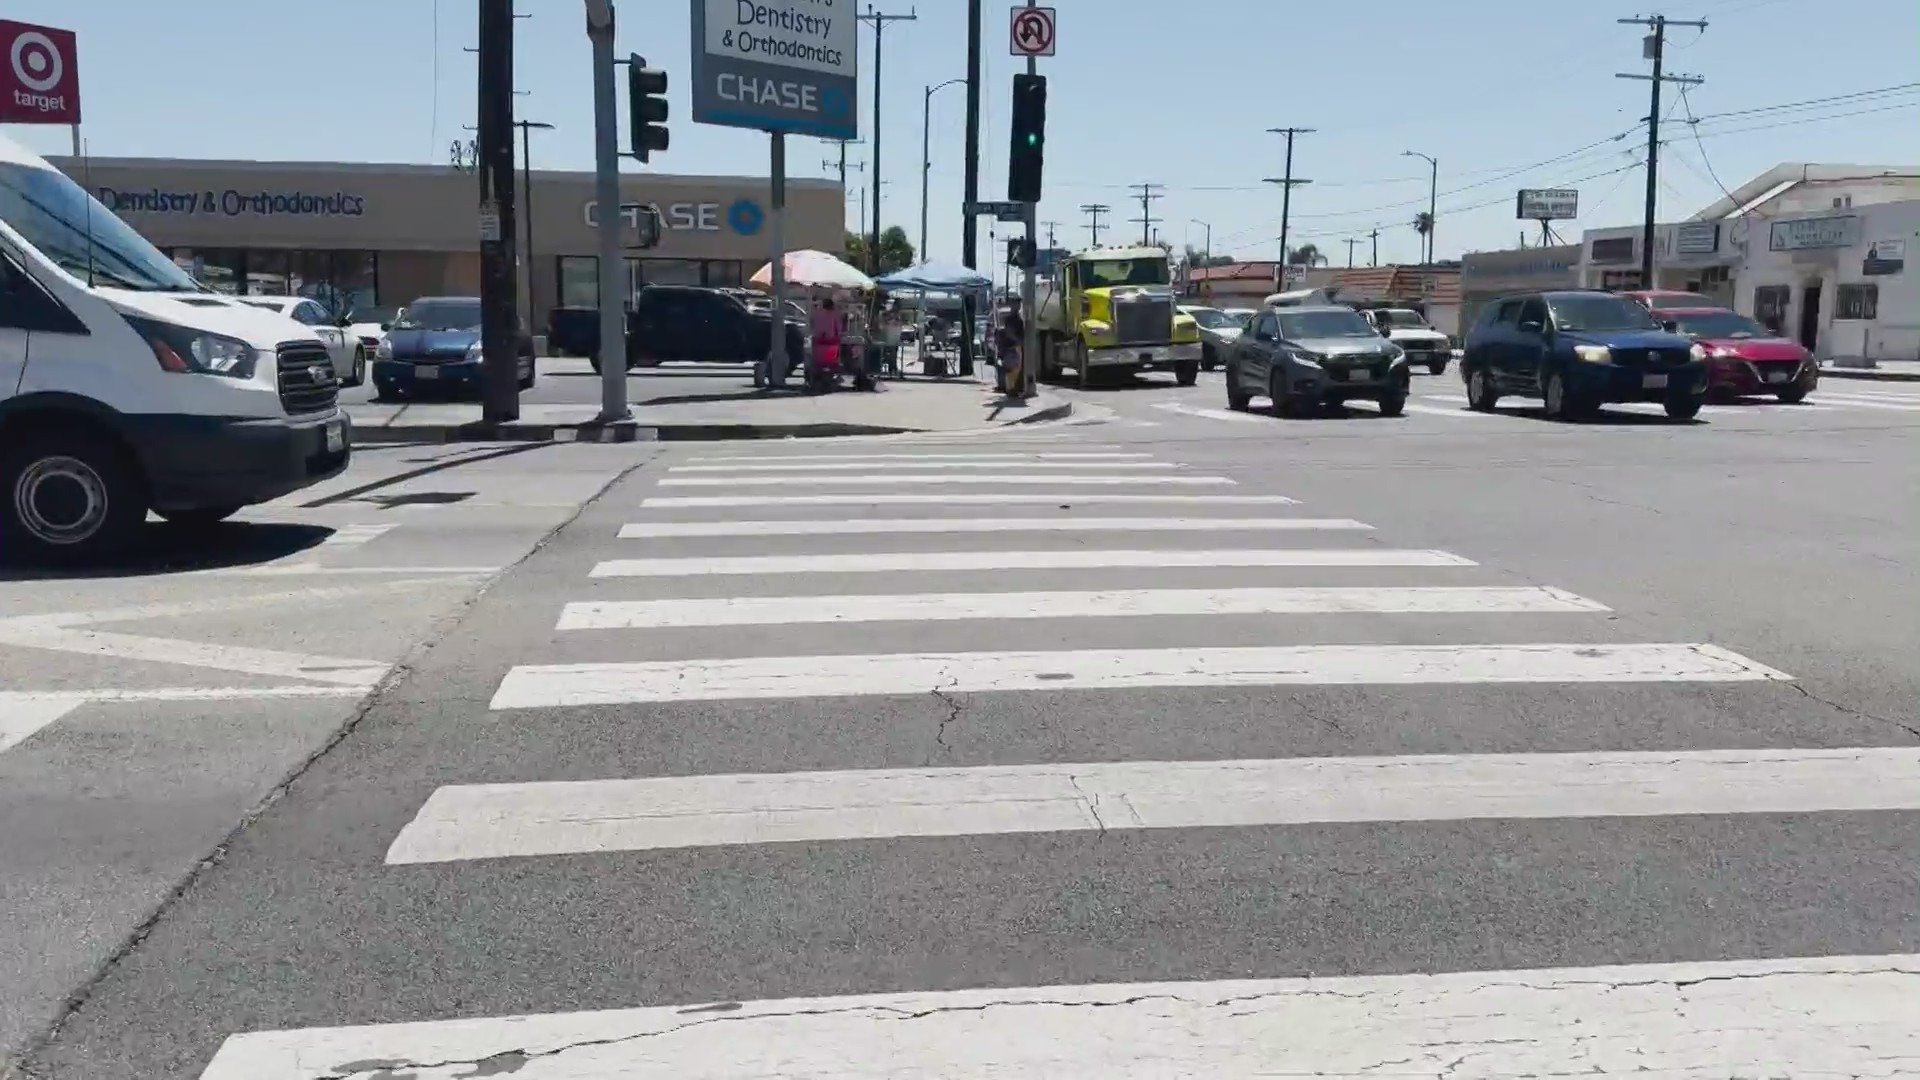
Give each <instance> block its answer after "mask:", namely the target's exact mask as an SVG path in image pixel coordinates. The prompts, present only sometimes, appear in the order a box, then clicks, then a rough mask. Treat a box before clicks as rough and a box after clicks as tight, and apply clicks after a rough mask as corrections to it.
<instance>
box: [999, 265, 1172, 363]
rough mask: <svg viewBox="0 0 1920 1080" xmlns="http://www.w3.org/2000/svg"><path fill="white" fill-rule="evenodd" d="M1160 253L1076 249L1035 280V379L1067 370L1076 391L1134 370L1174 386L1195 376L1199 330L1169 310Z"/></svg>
mask: <svg viewBox="0 0 1920 1080" xmlns="http://www.w3.org/2000/svg"><path fill="white" fill-rule="evenodd" d="M1171 269H1172V268H1171V266H1170V265H1169V262H1168V259H1167V253H1166V251H1165V250H1163V249H1161V248H1157V247H1103V248H1090V249H1088V250H1086V251H1077V252H1074V253H1073V254H1072V255H1070V256H1068V257H1067V258H1066V259H1063V260H1061V261H1060V262H1059V263H1057V264H1056V265H1055V266H1054V268H1053V273H1052V275H1051V276H1050V277H1048V278H1046V279H1044V280H1041V281H1039V282H1038V283H1037V286H1036V293H1037V296H1038V302H1037V304H1036V308H1037V310H1036V311H1035V312H1034V329H1035V330H1036V331H1037V332H1038V334H1039V354H1040V378H1041V379H1042V380H1043V381H1048V382H1053V381H1059V380H1062V379H1063V378H1065V373H1066V372H1067V371H1068V370H1071V371H1072V372H1073V373H1074V378H1075V381H1076V382H1077V383H1078V384H1079V385H1080V386H1081V387H1088V386H1092V385H1094V384H1095V383H1097V382H1099V381H1101V380H1103V379H1105V378H1108V377H1112V378H1116V379H1118V378H1121V377H1124V376H1127V375H1132V374H1136V373H1138V372H1142V371H1171V372H1173V373H1174V378H1175V379H1177V380H1178V381H1179V383H1180V385H1181V386H1192V385H1193V382H1194V380H1195V379H1196V378H1198V377H1199V374H1200V350H1201V346H1200V328H1199V326H1198V325H1196V324H1195V323H1194V321H1193V320H1192V319H1191V318H1189V317H1188V316H1186V315H1182V314H1180V312H1179V310H1178V308H1177V307H1176V305H1175V298H1174V290H1173V276H1172V273H1171Z"/></svg>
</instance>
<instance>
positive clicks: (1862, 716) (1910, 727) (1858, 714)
mask: <svg viewBox="0 0 1920 1080" xmlns="http://www.w3.org/2000/svg"><path fill="white" fill-rule="evenodd" d="M1787 685H1788V686H1791V687H1793V688H1794V689H1795V690H1798V691H1800V696H1801V697H1804V698H1806V699H1807V700H1808V701H1812V702H1816V703H1818V704H1821V705H1825V706H1826V707H1827V708H1829V709H1832V710H1834V711H1835V712H1837V713H1840V714H1842V715H1845V716H1851V717H1854V718H1855V719H1858V720H1872V721H1874V722H1875V723H1880V724H1886V725H1888V726H1890V727H1896V728H1899V729H1900V730H1901V731H1904V732H1906V733H1907V734H1908V735H1911V736H1913V737H1914V739H1915V740H1920V724H1909V723H1907V722H1906V721H1904V720H1895V719H1894V718H1893V717H1891V716H1881V715H1880V714H1879V713H1871V712H1867V711H1866V710H1865V709H1856V708H1854V707H1852V706H1851V705H1842V704H1840V703H1839V702H1837V701H1834V700H1832V699H1830V698H1823V697H1821V696H1820V695H1819V694H1816V693H1814V692H1813V691H1811V690H1809V689H1807V687H1806V684H1805V683H1802V682H1799V681H1797V680H1796V681H1794V682H1790V683H1788V684H1787Z"/></svg>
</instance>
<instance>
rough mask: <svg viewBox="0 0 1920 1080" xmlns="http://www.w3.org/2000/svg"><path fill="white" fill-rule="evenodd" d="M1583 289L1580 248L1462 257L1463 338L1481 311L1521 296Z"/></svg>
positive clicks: (1474, 252)
mask: <svg viewBox="0 0 1920 1080" xmlns="http://www.w3.org/2000/svg"><path fill="white" fill-rule="evenodd" d="M1579 287H1580V245H1579V244H1563V245H1559V246H1555V247H1537V248H1518V249H1515V250H1511V251H1469V252H1468V253H1466V254H1465V255H1463V256H1461V257H1460V336H1462V337H1465V336H1466V333H1467V331H1468V330H1469V329H1471V328H1472V327H1473V323H1474V320H1475V319H1477V318H1479V317H1480V309H1481V308H1483V307H1485V306H1486V305H1487V304H1488V303H1490V302H1492V301H1494V300H1498V299H1500V298H1501V297H1503V296H1512V295H1513V294H1514V293H1518V292H1538V291H1543V290H1549V289H1577V288H1579Z"/></svg>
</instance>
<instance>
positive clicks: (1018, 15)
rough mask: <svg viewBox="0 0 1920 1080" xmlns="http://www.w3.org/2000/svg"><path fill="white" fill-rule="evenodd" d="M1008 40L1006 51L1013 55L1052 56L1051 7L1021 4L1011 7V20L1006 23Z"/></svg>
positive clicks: (1052, 29) (1052, 30)
mask: <svg viewBox="0 0 1920 1080" xmlns="http://www.w3.org/2000/svg"><path fill="white" fill-rule="evenodd" d="M1007 26H1008V30H1009V37H1010V40H1009V41H1008V51H1009V52H1011V53H1013V55H1015V56H1052V55H1053V46H1054V21H1053V9H1052V8H1050V7H1027V6H1025V5H1022V6H1020V7H1016V8H1014V9H1013V20H1012V21H1011V22H1010V23H1008V24H1007Z"/></svg>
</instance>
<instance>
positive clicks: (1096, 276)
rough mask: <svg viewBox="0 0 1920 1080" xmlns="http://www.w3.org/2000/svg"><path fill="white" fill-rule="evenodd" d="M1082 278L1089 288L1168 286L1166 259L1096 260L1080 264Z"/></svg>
mask: <svg viewBox="0 0 1920 1080" xmlns="http://www.w3.org/2000/svg"><path fill="white" fill-rule="evenodd" d="M1080 278H1081V280H1082V281H1084V282H1085V283H1086V284H1087V285H1088V286H1089V287H1092V288H1101V287H1103V286H1107V285H1166V284H1168V283H1169V282H1170V280H1171V279H1170V278H1168V277H1167V260H1165V259H1153V258H1144V259H1094V260H1090V261H1087V262H1083V263H1081V264H1080Z"/></svg>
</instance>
